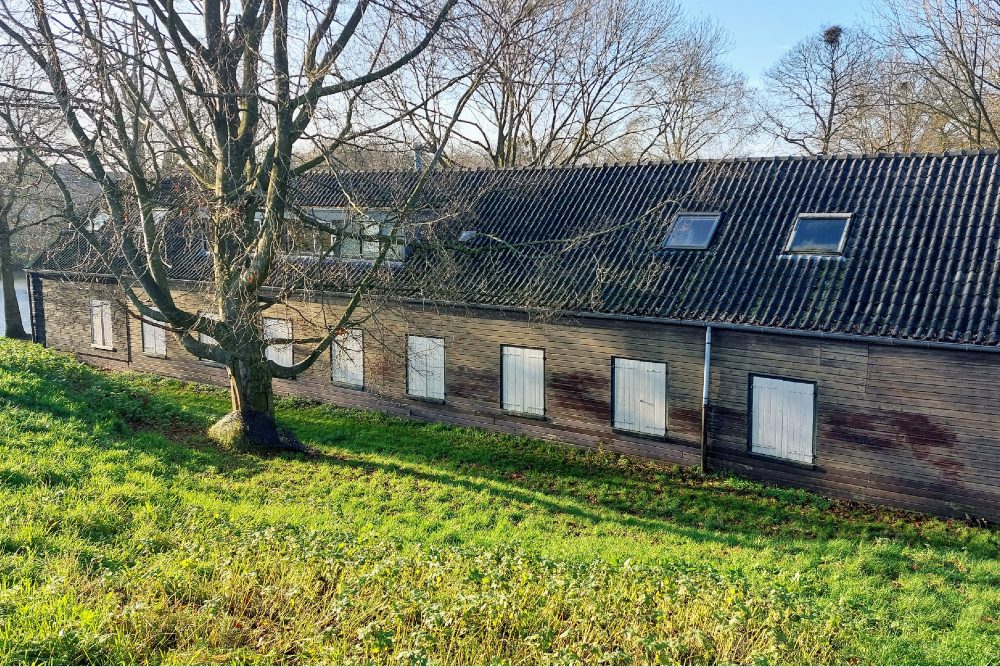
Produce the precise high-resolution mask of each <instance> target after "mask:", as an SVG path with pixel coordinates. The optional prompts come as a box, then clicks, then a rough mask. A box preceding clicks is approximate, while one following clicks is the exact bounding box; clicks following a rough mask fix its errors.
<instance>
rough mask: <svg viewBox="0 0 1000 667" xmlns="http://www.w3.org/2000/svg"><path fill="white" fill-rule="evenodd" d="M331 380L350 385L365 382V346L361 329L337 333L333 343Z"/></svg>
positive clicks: (357, 385)
mask: <svg viewBox="0 0 1000 667" xmlns="http://www.w3.org/2000/svg"><path fill="white" fill-rule="evenodd" d="M332 378H333V381H334V382H336V383H338V384H346V385H349V386H351V387H363V386H364V384H365V347H364V334H363V333H362V331H361V329H349V330H348V331H346V332H344V333H341V334H337V339H336V340H335V341H334V344H333V375H332Z"/></svg>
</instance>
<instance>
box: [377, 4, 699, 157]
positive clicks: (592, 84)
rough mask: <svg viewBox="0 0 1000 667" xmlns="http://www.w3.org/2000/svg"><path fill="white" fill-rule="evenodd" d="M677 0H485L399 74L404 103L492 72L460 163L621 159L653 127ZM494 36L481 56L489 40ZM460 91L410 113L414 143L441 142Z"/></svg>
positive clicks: (477, 97) (472, 108) (474, 105)
mask: <svg viewBox="0 0 1000 667" xmlns="http://www.w3.org/2000/svg"><path fill="white" fill-rule="evenodd" d="M680 25H681V15H680V13H679V11H678V9H677V7H676V5H674V4H673V3H672V2H671V1H670V0H569V1H564V0H487V2H484V3H480V4H477V5H476V6H475V11H474V12H473V13H472V15H470V16H469V17H468V18H467V20H466V21H465V22H464V23H463V25H462V27H461V32H462V34H461V35H458V36H456V37H455V38H454V39H450V40H445V41H443V42H439V43H438V44H436V45H435V47H434V48H433V49H429V50H428V51H426V52H425V53H424V54H422V56H421V58H419V59H415V60H414V61H413V62H412V63H410V65H409V66H408V67H407V68H405V69H403V70H401V71H400V72H399V74H398V75H397V76H396V77H394V78H393V80H392V81H393V87H392V90H391V93H390V97H391V98H392V99H393V100H395V101H396V104H397V105H398V106H399V107H401V108H408V107H412V106H413V102H414V99H415V98H414V96H416V98H419V97H421V91H422V90H423V89H425V88H427V87H431V88H433V87H435V86H436V85H440V82H439V83H437V84H435V83H434V82H435V81H437V80H439V79H440V78H441V77H445V76H448V74H447V73H449V72H460V71H462V70H465V69H470V68H474V67H475V66H476V64H477V63H479V64H481V65H482V67H483V68H484V70H485V71H484V76H483V77H482V80H481V82H480V84H479V85H478V87H477V88H476V90H475V92H474V94H473V95H472V96H471V98H470V99H469V102H468V105H467V106H466V107H465V109H464V113H462V114H461V115H460V116H459V122H458V124H457V125H456V126H455V138H456V139H457V141H456V142H454V143H453V144H452V146H451V149H452V156H451V157H452V159H453V161H455V158H456V157H460V158H461V160H460V161H462V162H466V163H467V162H473V163H480V164H486V165H490V166H496V167H509V166H546V165H549V166H551V165H573V164H578V163H580V162H586V161H594V160H603V159H606V158H607V157H609V156H615V157H618V156H620V151H621V150H623V147H632V146H634V145H635V143H636V141H635V139H636V138H638V137H639V136H641V135H643V134H644V133H645V130H646V127H645V125H644V124H643V122H641V121H642V118H643V115H644V114H645V112H646V111H648V110H649V106H650V104H651V103H652V100H651V99H650V97H649V87H648V86H647V85H646V84H647V83H648V82H649V81H650V80H651V77H652V76H653V67H654V64H655V63H656V61H657V60H658V59H659V58H660V57H661V54H663V53H664V52H667V51H669V50H671V49H673V48H674V47H675V46H676V36H677V33H678V30H679V27H680ZM492 40H496V49H495V52H492V53H490V55H489V58H488V59H485V60H484V59H483V58H484V50H483V48H482V44H484V43H490V42H491V41H492ZM456 99H457V96H447V95H445V96H438V97H436V98H435V100H434V101H433V103H432V104H429V105H424V106H422V107H421V108H420V109H418V110H417V111H416V112H415V113H414V114H412V115H411V116H410V118H409V125H410V128H411V131H412V132H413V133H414V136H413V138H414V139H416V141H417V142H418V143H420V144H422V145H425V146H429V147H433V146H436V145H437V144H438V143H439V136H440V133H441V129H442V128H444V127H447V126H448V125H449V124H450V122H451V120H452V119H453V118H455V116H456V112H455V109H454V102H455V101H456Z"/></svg>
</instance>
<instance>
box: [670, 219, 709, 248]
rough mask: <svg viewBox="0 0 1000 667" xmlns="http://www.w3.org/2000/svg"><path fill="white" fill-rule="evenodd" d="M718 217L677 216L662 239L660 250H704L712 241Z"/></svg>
mask: <svg viewBox="0 0 1000 667" xmlns="http://www.w3.org/2000/svg"><path fill="white" fill-rule="evenodd" d="M718 223H719V216H718V215H704V214H685V213H682V214H680V215H678V216H677V219H676V220H675V221H674V226H673V227H672V228H671V229H670V232H669V233H668V234H667V236H666V238H664V239H663V243H662V245H661V246H660V247H662V248H694V249H701V250H703V249H705V248H707V247H708V244H709V243H711V241H712V235H713V234H714V233H715V226H716V225H717V224H718Z"/></svg>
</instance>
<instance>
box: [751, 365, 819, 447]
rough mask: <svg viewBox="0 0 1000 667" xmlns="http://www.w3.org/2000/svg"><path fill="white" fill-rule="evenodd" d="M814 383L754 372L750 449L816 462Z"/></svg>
mask: <svg viewBox="0 0 1000 667" xmlns="http://www.w3.org/2000/svg"><path fill="white" fill-rule="evenodd" d="M815 390H816V388H815V385H813V384H812V383H810V382H794V381H791V380H779V379H778V378H768V377H760V376H756V375H755V376H753V380H752V388H751V391H752V395H751V399H750V400H751V404H752V407H753V416H752V420H751V425H750V450H751V451H752V452H754V453H756V454H763V455H765V456H774V457H776V458H781V459H788V460H790V461H797V462H799V463H810V464H811V463H812V462H813V442H814V439H815V417H816V416H815Z"/></svg>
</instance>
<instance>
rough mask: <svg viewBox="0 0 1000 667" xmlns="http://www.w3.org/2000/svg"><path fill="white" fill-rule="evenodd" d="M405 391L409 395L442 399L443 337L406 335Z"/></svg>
mask: <svg viewBox="0 0 1000 667" xmlns="http://www.w3.org/2000/svg"><path fill="white" fill-rule="evenodd" d="M406 363H407V371H406V391H407V393H408V394H410V395H411V396H416V397H419V398H432V399H435V400H439V401H443V400H444V339H443V338H427V337H425V336H408V337H407V339H406Z"/></svg>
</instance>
